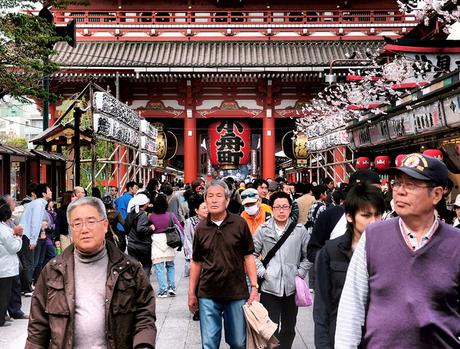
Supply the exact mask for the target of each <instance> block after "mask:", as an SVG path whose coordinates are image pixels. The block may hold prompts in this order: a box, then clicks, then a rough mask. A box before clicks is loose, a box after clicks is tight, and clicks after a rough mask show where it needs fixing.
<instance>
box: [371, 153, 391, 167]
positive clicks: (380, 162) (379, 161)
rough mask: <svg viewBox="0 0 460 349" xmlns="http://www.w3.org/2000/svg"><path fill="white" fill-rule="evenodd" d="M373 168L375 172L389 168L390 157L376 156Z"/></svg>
mask: <svg viewBox="0 0 460 349" xmlns="http://www.w3.org/2000/svg"><path fill="white" fill-rule="evenodd" d="M374 166H375V168H376V169H377V170H381V171H382V170H386V169H387V168H388V167H390V157H389V156H386V155H381V156H377V157H376V158H375V160H374Z"/></svg>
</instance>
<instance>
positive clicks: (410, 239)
mask: <svg viewBox="0 0 460 349" xmlns="http://www.w3.org/2000/svg"><path fill="white" fill-rule="evenodd" d="M438 227H439V219H438V218H437V217H436V216H435V217H434V221H433V224H432V225H431V227H430V229H428V231H427V232H426V233H425V234H424V235H423V236H422V238H421V239H420V242H419V241H418V240H417V235H416V234H415V233H414V232H413V231H411V230H410V229H409V227H408V226H407V225H406V223H404V221H403V220H402V219H399V228H400V229H401V234H402V236H403V238H404V241H405V242H406V244H407V246H408V247H409V248H410V249H411V250H413V251H417V250H418V249H420V248H422V247H423V246H425V245H426V244H427V243H428V241H430V240H431V238H432V237H433V235H434V233H435V232H436V230H437V229H438Z"/></svg>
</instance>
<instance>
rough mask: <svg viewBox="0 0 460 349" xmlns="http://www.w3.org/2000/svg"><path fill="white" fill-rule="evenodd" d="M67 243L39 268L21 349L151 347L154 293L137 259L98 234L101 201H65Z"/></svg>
mask: <svg viewBox="0 0 460 349" xmlns="http://www.w3.org/2000/svg"><path fill="white" fill-rule="evenodd" d="M67 219H68V222H69V226H70V231H71V233H72V239H73V243H74V244H73V245H71V246H70V247H69V248H67V249H66V250H65V251H64V253H63V254H62V255H61V256H58V257H56V258H55V259H53V260H51V261H50V263H48V264H47V265H46V267H45V268H44V269H43V271H42V273H41V275H40V278H39V279H38V282H37V284H36V287H35V292H34V296H33V298H32V305H31V311H30V320H29V327H28V337H27V342H26V346H25V347H26V348H27V349H29V348H30V349H38V348H49V349H52V348H59V349H61V348H74V349H78V348H89V347H97V348H99V347H100V348H108V349H125V348H126V349H128V348H134V349H145V348H150V349H154V348H155V338H156V326H155V319H156V318H155V297H154V293H153V289H152V286H151V285H150V283H149V282H148V280H147V278H146V276H145V273H144V272H143V270H142V266H141V264H140V263H139V262H137V261H136V260H134V259H131V258H130V257H128V256H126V255H125V254H123V253H121V252H120V251H119V250H118V249H117V248H116V247H115V245H113V244H112V243H111V242H106V241H105V239H104V237H105V233H106V231H107V227H108V221H107V216H106V212H105V208H104V204H103V203H102V201H101V200H100V199H97V198H92V197H85V198H81V199H78V200H76V201H74V202H73V203H71V204H70V205H69V207H68V209H67Z"/></svg>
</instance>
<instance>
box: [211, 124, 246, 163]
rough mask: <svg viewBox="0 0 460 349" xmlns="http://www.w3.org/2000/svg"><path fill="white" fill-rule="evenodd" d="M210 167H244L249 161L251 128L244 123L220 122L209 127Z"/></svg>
mask: <svg viewBox="0 0 460 349" xmlns="http://www.w3.org/2000/svg"><path fill="white" fill-rule="evenodd" d="M208 131H209V135H210V158H211V164H212V165H220V166H221V167H225V168H227V169H230V168H237V167H238V166H240V165H245V164H247V163H248V162H249V159H250V150H251V144H250V143H251V142H250V139H251V128H250V127H249V126H248V124H247V123H245V122H244V121H239V120H222V121H217V122H214V123H212V124H211V125H209V129H208Z"/></svg>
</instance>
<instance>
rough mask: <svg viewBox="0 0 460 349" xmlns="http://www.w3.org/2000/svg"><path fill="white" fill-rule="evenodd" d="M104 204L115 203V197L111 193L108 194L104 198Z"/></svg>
mask: <svg viewBox="0 0 460 349" xmlns="http://www.w3.org/2000/svg"><path fill="white" fill-rule="evenodd" d="M102 202H103V203H104V205H113V199H112V197H111V196H110V195H106V196H104V197H103V198H102Z"/></svg>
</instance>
